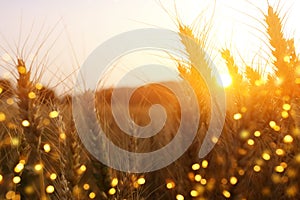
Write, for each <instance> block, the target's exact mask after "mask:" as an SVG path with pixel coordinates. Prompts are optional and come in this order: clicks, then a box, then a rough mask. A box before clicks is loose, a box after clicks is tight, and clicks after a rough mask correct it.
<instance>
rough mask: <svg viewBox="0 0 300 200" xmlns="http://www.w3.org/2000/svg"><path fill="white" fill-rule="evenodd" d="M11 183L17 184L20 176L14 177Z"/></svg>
mask: <svg viewBox="0 0 300 200" xmlns="http://www.w3.org/2000/svg"><path fill="white" fill-rule="evenodd" d="M12 181H13V183H14V184H18V183H20V182H21V177H20V176H15V177H14V178H13V180H12Z"/></svg>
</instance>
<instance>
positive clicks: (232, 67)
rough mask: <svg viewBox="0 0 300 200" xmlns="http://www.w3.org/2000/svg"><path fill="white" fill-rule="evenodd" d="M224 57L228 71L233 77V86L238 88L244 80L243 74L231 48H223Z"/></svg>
mask: <svg viewBox="0 0 300 200" xmlns="http://www.w3.org/2000/svg"><path fill="white" fill-rule="evenodd" d="M221 55H222V58H223V59H224V60H225V62H226V65H227V68H228V72H229V74H230V76H231V77H232V84H231V85H232V87H234V88H236V89H238V88H239V87H240V85H241V83H242V82H243V76H242V74H241V73H240V72H239V67H238V66H237V65H236V64H235V61H234V58H233V56H232V55H231V52H230V50H229V49H223V50H221Z"/></svg>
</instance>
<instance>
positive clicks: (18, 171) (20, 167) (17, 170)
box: [14, 163, 24, 173]
mask: <svg viewBox="0 0 300 200" xmlns="http://www.w3.org/2000/svg"><path fill="white" fill-rule="evenodd" d="M23 169H24V164H23V163H18V164H17V165H16V166H15V169H14V171H15V172H16V173H20V172H21V171H22V170H23Z"/></svg>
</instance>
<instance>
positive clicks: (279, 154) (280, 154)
mask: <svg viewBox="0 0 300 200" xmlns="http://www.w3.org/2000/svg"><path fill="white" fill-rule="evenodd" d="M275 153H276V154H277V155H278V156H283V155H284V154H285V151H284V150H283V149H276V151H275Z"/></svg>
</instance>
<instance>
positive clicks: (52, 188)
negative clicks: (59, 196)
mask: <svg viewBox="0 0 300 200" xmlns="http://www.w3.org/2000/svg"><path fill="white" fill-rule="evenodd" d="M54 190H55V188H54V186H53V185H48V186H47V187H46V192H47V193H48V194H51V193H53V192H54Z"/></svg>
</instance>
